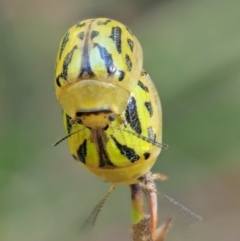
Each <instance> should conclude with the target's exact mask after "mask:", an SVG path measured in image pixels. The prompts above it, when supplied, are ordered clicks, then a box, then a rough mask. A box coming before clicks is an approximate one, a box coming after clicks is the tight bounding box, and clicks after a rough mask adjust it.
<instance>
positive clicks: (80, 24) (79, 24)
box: [76, 22, 86, 28]
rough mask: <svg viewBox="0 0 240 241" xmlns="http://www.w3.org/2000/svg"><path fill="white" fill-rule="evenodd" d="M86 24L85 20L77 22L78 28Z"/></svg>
mask: <svg viewBox="0 0 240 241" xmlns="http://www.w3.org/2000/svg"><path fill="white" fill-rule="evenodd" d="M85 25H86V23H85V22H80V23H78V24H76V28H81V27H83V26H85Z"/></svg>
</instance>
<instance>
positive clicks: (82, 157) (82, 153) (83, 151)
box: [77, 139, 87, 164]
mask: <svg viewBox="0 0 240 241" xmlns="http://www.w3.org/2000/svg"><path fill="white" fill-rule="evenodd" d="M77 155H78V159H79V161H81V162H82V163H84V164H85V163H86V156H87V140H86V139H85V140H84V141H83V143H82V144H81V145H80V146H79V148H78V150H77Z"/></svg>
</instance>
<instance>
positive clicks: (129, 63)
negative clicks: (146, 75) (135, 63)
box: [125, 54, 132, 71]
mask: <svg viewBox="0 0 240 241" xmlns="http://www.w3.org/2000/svg"><path fill="white" fill-rule="evenodd" d="M125 60H126V64H127V67H128V71H131V69H132V61H131V59H130V57H129V56H128V55H127V54H126V56H125Z"/></svg>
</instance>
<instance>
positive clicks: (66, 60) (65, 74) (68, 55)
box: [61, 45, 77, 80]
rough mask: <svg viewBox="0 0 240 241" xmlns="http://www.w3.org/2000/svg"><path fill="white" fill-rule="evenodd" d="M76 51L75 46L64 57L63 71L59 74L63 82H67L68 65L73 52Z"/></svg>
mask: <svg viewBox="0 0 240 241" xmlns="http://www.w3.org/2000/svg"><path fill="white" fill-rule="evenodd" d="M76 49H77V45H75V46H74V47H73V48H72V50H71V51H70V52H69V53H68V54H67V55H66V57H65V59H64V61H63V68H62V69H63V70H62V73H61V77H62V78H63V79H65V80H68V65H69V64H70V63H71V61H72V56H73V54H74V51H75V50H76Z"/></svg>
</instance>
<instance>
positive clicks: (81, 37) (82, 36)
mask: <svg viewBox="0 0 240 241" xmlns="http://www.w3.org/2000/svg"><path fill="white" fill-rule="evenodd" d="M84 35H85V33H84V31H82V32H80V33H79V34H78V35H77V36H78V38H79V39H81V40H83V39H84Z"/></svg>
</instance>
